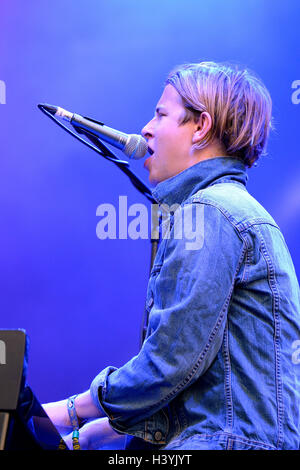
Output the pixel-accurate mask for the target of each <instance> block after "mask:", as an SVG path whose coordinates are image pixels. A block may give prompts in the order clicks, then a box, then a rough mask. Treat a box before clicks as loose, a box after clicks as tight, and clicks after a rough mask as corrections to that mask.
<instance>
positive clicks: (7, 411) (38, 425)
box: [0, 330, 66, 450]
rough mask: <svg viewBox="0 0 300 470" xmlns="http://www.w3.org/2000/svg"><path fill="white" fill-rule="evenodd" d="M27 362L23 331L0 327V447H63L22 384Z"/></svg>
mask: <svg viewBox="0 0 300 470" xmlns="http://www.w3.org/2000/svg"><path fill="white" fill-rule="evenodd" d="M27 363H28V337H27V335H26V332H25V331H24V330H0V384H1V387H0V450H43V449H45V450H58V449H59V448H66V446H65V444H64V442H63V440H62V439H61V436H60V434H59V432H58V431H57V429H56V428H55V426H54V424H53V423H52V421H51V420H50V418H49V417H48V415H47V414H46V412H45V411H44V409H43V407H42V406H41V404H40V403H39V401H38V399H37V398H36V396H35V395H34V393H33V392H32V390H31V388H30V387H29V386H28V385H27V384H26V373H27Z"/></svg>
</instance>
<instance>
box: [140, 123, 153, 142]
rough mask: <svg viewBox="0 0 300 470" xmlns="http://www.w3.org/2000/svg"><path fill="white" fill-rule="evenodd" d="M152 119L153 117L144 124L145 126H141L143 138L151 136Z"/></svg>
mask: <svg viewBox="0 0 300 470" xmlns="http://www.w3.org/2000/svg"><path fill="white" fill-rule="evenodd" d="M152 121H153V119H151V121H149V122H148V124H146V125H145V127H143V129H142V136H143V137H144V138H145V139H150V138H151V137H153V128H152V125H151V124H152Z"/></svg>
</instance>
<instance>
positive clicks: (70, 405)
mask: <svg viewBox="0 0 300 470" xmlns="http://www.w3.org/2000/svg"><path fill="white" fill-rule="evenodd" d="M76 397H77V395H73V396H72V397H70V398H68V401H67V409H68V413H69V418H70V421H71V426H72V428H73V434H72V442H73V450H80V444H79V421H78V416H77V413H76V409H75V398H76Z"/></svg>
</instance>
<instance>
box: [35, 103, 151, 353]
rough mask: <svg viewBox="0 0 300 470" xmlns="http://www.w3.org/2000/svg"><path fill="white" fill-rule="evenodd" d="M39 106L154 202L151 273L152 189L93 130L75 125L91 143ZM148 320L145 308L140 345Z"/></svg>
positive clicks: (39, 106) (40, 107)
mask: <svg viewBox="0 0 300 470" xmlns="http://www.w3.org/2000/svg"><path fill="white" fill-rule="evenodd" d="M38 108H39V109H40V110H41V111H42V112H43V113H44V114H46V116H48V117H49V118H50V119H52V120H53V121H54V122H55V123H56V124H57V125H58V126H60V127H61V128H62V129H64V130H65V131H66V132H68V133H69V134H70V135H72V136H73V137H75V138H76V139H77V140H79V141H80V142H82V143H83V144H84V145H86V146H88V147H89V148H90V149H92V150H94V151H95V152H97V153H98V154H100V155H101V156H102V157H104V158H106V159H107V160H110V161H111V162H113V163H114V164H115V165H117V166H118V167H119V168H120V170H122V171H123V173H125V174H126V175H127V176H128V177H129V179H130V181H131V182H132V184H133V186H134V187H135V188H136V189H137V190H138V191H139V192H140V193H141V194H143V195H144V196H145V197H146V198H147V199H148V201H150V202H151V204H152V209H154V208H155V210H152V211H151V214H152V218H151V219H152V220H151V237H150V241H151V257H150V273H151V270H152V267H153V263H154V259H155V256H156V253H157V250H158V245H159V236H160V232H159V209H158V207H157V204H156V201H155V199H154V198H153V197H152V193H151V190H150V189H149V188H148V186H146V185H145V184H144V183H143V181H142V180H140V179H139V178H138V177H137V176H136V175H135V174H134V173H133V171H131V169H130V168H129V163H128V162H127V161H124V160H120V159H119V158H118V157H116V155H115V154H114V153H113V152H112V151H111V150H110V149H109V148H108V147H107V146H106V145H105V144H104V143H103V142H102V141H101V140H100V139H99V137H97V136H96V135H95V134H93V133H92V132H90V131H88V130H86V129H84V130H83V129H81V128H80V127H78V126H75V125H73V127H74V129H75V130H76V132H77V133H78V134H83V135H85V136H86V137H87V138H88V139H89V140H90V141H91V142H92V143H93V145H91V144H90V143H89V142H87V141H86V140H85V139H83V138H81V137H79V136H78V135H76V134H75V133H74V132H73V131H71V129H69V128H68V127H67V126H65V125H64V124H62V123H61V122H60V121H59V120H58V119H56V118H55V117H54V116H53V114H51V113H50V112H49V111H47V110H46V109H45V108H44V106H43V105H42V104H39V105H38ZM148 320H149V312H148V310H147V309H146V308H145V311H144V317H143V322H142V329H141V340H140V346H142V344H143V342H144V340H145V336H146V331H147V326H148Z"/></svg>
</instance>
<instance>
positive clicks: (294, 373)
mask: <svg viewBox="0 0 300 470" xmlns="http://www.w3.org/2000/svg"><path fill="white" fill-rule="evenodd" d="M271 116H272V102H271V98H270V95H269V92H268V91H267V89H266V87H265V86H264V85H263V84H262V82H261V81H260V80H259V79H258V78H257V77H256V76H255V75H254V74H253V73H250V72H249V71H247V70H238V69H237V68H236V67H231V66H228V65H223V64H217V63H214V62H202V63H199V64H189V65H184V66H181V67H179V68H177V69H176V70H174V71H172V72H171V73H170V75H169V77H168V78H167V81H166V85H165V88H164V91H163V94H162V96H161V98H160V100H159V102H158V104H157V107H156V111H155V116H154V118H153V119H152V120H151V121H150V122H149V123H148V124H147V125H146V126H145V127H144V129H143V131H142V134H143V135H144V137H145V138H146V139H147V140H148V144H149V149H150V154H151V156H150V157H149V158H148V159H147V160H146V161H145V167H146V168H147V169H148V170H149V179H150V182H151V183H152V184H153V185H154V189H153V197H154V198H155V200H156V201H157V202H158V204H160V205H161V206H163V207H171V206H173V205H174V204H175V205H177V206H178V209H177V211H183V213H187V214H189V215H190V221H191V224H192V225H193V227H196V230H198V231H201V234H202V242H201V243H200V244H199V246H197V247H196V249H195V247H194V246H193V247H192V248H191V244H188V243H187V242H189V241H190V240H189V239H187V234H186V231H183V232H182V237H176V236H175V233H174V232H175V228H174V227H175V224H174V220H175V219H176V217H174V218H173V219H171V225H170V233H169V236H168V237H165V238H163V239H162V240H161V243H160V245H159V249H158V252H157V255H156V258H155V261H154V265H153V269H152V272H151V276H150V280H149V284H148V290H147V299H146V308H147V311H148V312H149V324H148V329H147V333H146V338H145V340H144V343H143V345H142V347H141V350H140V352H139V354H138V355H137V356H135V357H133V358H132V359H131V360H130V361H129V362H127V363H126V364H124V365H123V366H122V367H120V368H118V369H117V368H114V367H107V368H106V369H104V370H103V371H102V372H100V374H99V375H98V376H97V377H96V378H95V379H94V380H93V382H92V384H91V386H90V389H89V390H88V391H87V392H85V393H82V394H79V395H77V396H76V398H75V399H73V400H71V401H70V400H69V402H68V406H67V400H62V401H61V402H56V403H50V404H47V405H45V409H46V411H47V413H48V414H49V416H50V418H51V419H52V420H53V422H54V423H55V424H56V425H57V426H70V424H71V423H70V413H69V411H70V409H71V410H72V411H73V412H74V414H75V415H76V416H77V417H78V420H79V421H80V420H81V419H86V418H87V419H91V418H93V420H92V421H89V422H88V423H87V424H84V425H83V426H82V427H81V429H80V431H79V442H80V443H81V446H82V447H83V448H99V449H101V448H103V447H105V446H107V445H109V444H108V443H109V442H111V445H112V446H113V445H115V446H118V445H119V446H121V440H122V437H123V436H124V435H126V436H127V441H126V442H127V444H126V445H127V448H137V446H138V445H139V446H140V448H150V447H152V448H153V449H174V450H181V449H188V450H192V449H220V450H226V449H237V450H242V449H255V450H256V449H266V450H272V449H299V448H300V424H299V423H300V421H299V410H300V387H299V385H300V381H299V377H300V365H299V364H297V363H295V361H293V359H292V357H293V353H294V349H293V344H295V341H296V340H299V339H300V294H299V284H298V281H297V277H296V274H295V270H294V266H293V263H292V260H291V257H290V254H289V251H288V248H287V246H286V243H285V240H284V238H283V235H282V233H281V231H280V229H279V227H278V226H277V224H276V222H275V221H274V220H273V218H272V217H271V216H270V214H269V213H268V212H267V211H266V210H265V209H264V208H263V207H262V206H261V205H260V204H259V203H258V202H257V201H256V200H255V199H254V198H253V197H252V196H251V195H250V194H249V193H248V191H247V189H246V183H247V179H248V176H247V171H248V170H247V167H248V168H250V167H252V166H253V164H254V163H255V162H256V161H257V160H258V159H259V158H260V157H261V156H262V155H263V154H264V153H265V150H266V145H267V140H268V135H269V130H270V128H271ZM197 208H198V210H197ZM197 214H198V215H197ZM199 214H200V216H199ZM175 215H176V211H175V214H174V216H175ZM172 220H173V225H172ZM96 418H98V419H96ZM67 440H68V438H67ZM134 446H136V447H134Z"/></svg>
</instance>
